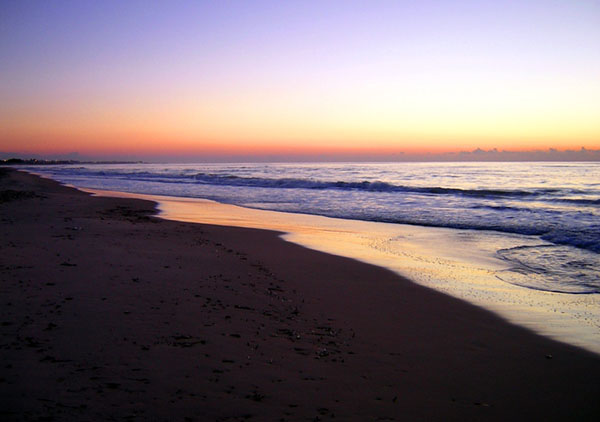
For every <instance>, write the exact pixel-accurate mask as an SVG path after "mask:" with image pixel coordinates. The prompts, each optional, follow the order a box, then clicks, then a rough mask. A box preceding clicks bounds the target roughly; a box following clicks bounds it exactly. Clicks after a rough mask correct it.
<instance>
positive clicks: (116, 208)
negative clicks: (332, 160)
mask: <svg viewBox="0 0 600 422" xmlns="http://www.w3.org/2000/svg"><path fill="white" fill-rule="evenodd" d="M0 171H1V173H0V185H1V189H0V190H1V196H0V218H1V221H2V225H1V227H2V242H1V244H0V246H1V248H2V250H1V257H2V258H1V262H0V264H1V266H2V295H1V300H2V306H1V307H0V309H1V313H2V315H1V320H0V327H1V330H0V334H1V336H2V339H1V342H0V343H1V344H2V347H1V348H0V360H1V361H2V373H1V375H0V381H1V382H0V397H1V398H0V400H1V405H0V408H1V410H0V412H1V413H0V415H1V416H2V419H4V420H113V419H119V420H122V419H126V420H198V421H202V420H210V421H212V420H215V421H216V420H219V421H221V420H222V421H225V420H232V421H234V420H290V421H294V420H330V419H335V420H357V421H364V420H524V419H537V420H597V418H598V416H600V405H599V403H598V397H599V395H600V383H599V382H598V379H600V357H599V356H598V355H596V354H593V353H591V352H588V351H584V350H582V349H579V348H576V347H574V346H571V345H567V344H564V343H560V342H556V341H554V340H551V339H548V338H545V337H542V336H539V335H536V334H534V333H533V332H531V331H529V330H527V329H525V328H522V327H518V326H516V325H512V324H510V323H508V322H506V321H505V320H503V319H501V318H500V317H498V316H496V315H495V314H493V313H491V312H488V311H486V310H483V309H481V308H478V307H475V306H473V305H470V304H468V303H466V302H464V301H461V300H458V299H456V298H452V297H450V296H447V295H444V294H442V293H439V292H436V291H433V290H431V289H428V288H426V287H423V286H419V285H417V284H414V283H412V282H411V281H410V280H407V279H404V278H402V277H400V276H398V275H397V274H395V273H393V272H391V271H388V270H386V269H383V268H380V267H377V266H373V265H369V264H366V263H362V262H358V261H355V260H352V259H348V258H343V257H339V256H334V255H330V254H325V253H322V252H317V251H314V250H310V249H307V248H304V247H301V246H298V245H296V244H293V243H290V242H286V241H284V240H282V239H281V237H280V233H278V232H274V231H266V230H256V229H248V228H237V227H236V228H234V227H226V226H217V225H208V224H193V223H184V222H175V221H167V220H164V219H160V218H157V217H156V215H155V214H156V205H155V203H153V202H150V201H143V200H138V199H129V198H110V197H93V196H91V195H90V194H88V193H84V192H81V191H78V190H76V189H73V188H69V187H65V186H61V185H60V184H58V183H57V182H54V181H52V180H48V179H42V178H39V177H37V176H33V175H29V174H26V173H22V172H17V171H14V170H5V169H0Z"/></svg>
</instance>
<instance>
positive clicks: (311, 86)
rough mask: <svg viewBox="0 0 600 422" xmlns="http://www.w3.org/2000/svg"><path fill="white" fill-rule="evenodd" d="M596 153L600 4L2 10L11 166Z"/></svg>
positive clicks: (5, 129) (107, 5)
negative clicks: (338, 155) (39, 161)
mask: <svg viewBox="0 0 600 422" xmlns="http://www.w3.org/2000/svg"><path fill="white" fill-rule="evenodd" d="M550 147H551V148H557V149H575V148H580V147H585V148H588V149H599V148H600V2H599V1H501V2H494V1H489V2H488V1H483V0H480V1H447V2H444V1H375V0H372V1H364V2H361V1H326V0H322V1H315V2H311V1H298V2H292V1H290V2H283V1H273V2H266V1H261V2H259V1H214V2H213V1H190V2H176V1H164V2H158V1H157V2H151V1H115V2H111V1H37V2H36V1H27V0H15V1H13V0H2V1H1V2H0V151H15V152H23V153H66V152H71V151H78V152H80V153H82V154H88V155H90V154H91V155H94V154H96V155H104V156H106V155H117V156H118V155H119V154H124V155H131V154H138V155H149V156H151V155H153V154H154V155H156V156H169V155H182V154H183V155H185V154H191V155H193V154H209V155H210V154H224V153H226V154H234V155H235V154H262V153H264V154H273V153H274V154H294V153H315V152H316V153H319V152H322V153H335V152H336V151H345V152H346V153H347V152H354V153H356V154H361V153H368V152H373V151H378V152H387V151H389V152H390V153H391V152H406V153H411V152H412V153H424V152H434V153H435V152H446V151H460V150H473V149H475V148H483V149H492V148H498V149H500V150H527V149H547V148H550Z"/></svg>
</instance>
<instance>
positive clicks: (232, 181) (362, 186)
mask: <svg viewBox="0 0 600 422" xmlns="http://www.w3.org/2000/svg"><path fill="white" fill-rule="evenodd" d="M75 170H76V171H75V172H74V173H73V175H76V176H79V177H80V176H87V177H111V178H123V179H127V180H138V181H160V182H163V183H196V184H206V185H218V186H239V187H256V188H272V189H310V190H327V189H334V190H354V191H365V192H390V193H394V192H406V193H420V194H430V195H461V196H469V197H483V198H485V197H517V198H522V197H534V196H539V195H541V194H548V193H555V192H557V190H556V189H543V190H534V191H529V190H503V189H461V188H449V187H442V186H407V185H396V184H392V183H388V182H383V181H367V180H363V181H356V182H349V181H341V180H340V181H323V180H313V179H301V178H263V177H242V176H236V175H232V174H215V173H195V174H186V173H175V174H173V173H153V172H147V171H141V172H124V171H86V172H82V171H81V169H75Z"/></svg>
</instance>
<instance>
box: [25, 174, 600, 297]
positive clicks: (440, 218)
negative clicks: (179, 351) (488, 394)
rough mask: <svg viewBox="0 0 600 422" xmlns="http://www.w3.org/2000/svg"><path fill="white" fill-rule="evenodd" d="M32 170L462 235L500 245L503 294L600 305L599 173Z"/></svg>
mask: <svg viewBox="0 0 600 422" xmlns="http://www.w3.org/2000/svg"><path fill="white" fill-rule="evenodd" d="M26 169H28V170H30V171H32V172H36V173H41V174H44V175H46V176H49V177H51V178H53V179H56V180H59V181H61V182H64V183H68V184H72V185H74V186H77V187H84V188H92V189H102V190H113V191H122V192H131V193H141V194H151V195H167V196H175V197H186V198H204V199H210V200H213V201H217V202H220V203H224V204H233V205H239V206H242V207H247V208H256V209H262V210H273V211H285V212H292V213H302V214H314V215H320V216H327V217H335V218H342V219H352V220H361V221H368V222H380V223H391V224H398V225H400V224H402V225H406V224H407V225H412V226H425V227H438V228H447V229H454V230H456V233H460V234H461V236H463V238H464V239H466V238H467V236H466V235H464V233H477V232H482V233H483V232H485V233H488V234H491V235H492V237H494V238H495V239H496V240H495V241H494V242H493V245H492V246H493V248H492V249H493V250H491V251H489V253H490V254H491V255H493V257H494V258H495V259H498V260H501V261H502V262H504V263H505V265H506V268H504V269H503V270H502V271H498V272H497V273H496V274H495V276H496V278H498V279H500V280H501V281H502V282H504V283H509V284H513V285H517V286H520V287H523V288H527V289H534V290H539V291H547V292H558V293H562V294H578V295H581V294H597V293H600V265H599V264H600V163H372V164H366V163H336V164H321V163H319V164H311V163H307V164H247V163H245V164H123V165H117V164H111V165H102V164H90V165H57V166H35V167H30V168H26ZM504 238H506V239H510V242H504V241H503V239H504ZM521 238H522V241H520V239H521ZM458 239H459V241H460V237H459V238H458ZM432 242H435V240H432ZM393 243H394V239H393V238H390V239H388V241H387V243H386V245H374V246H373V247H378V248H382V247H386V248H389V247H391V246H390V245H393ZM506 245H509V246H508V247H504V246H506Z"/></svg>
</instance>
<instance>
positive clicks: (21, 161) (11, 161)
mask: <svg viewBox="0 0 600 422" xmlns="http://www.w3.org/2000/svg"><path fill="white" fill-rule="evenodd" d="M134 163H140V162H138V161H78V160H43V159H37V158H26V159H23V158H8V159H4V160H0V165H9V166H11V165H15V166H16V165H27V166H30V165H52V164H56V165H58V164H134Z"/></svg>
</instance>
